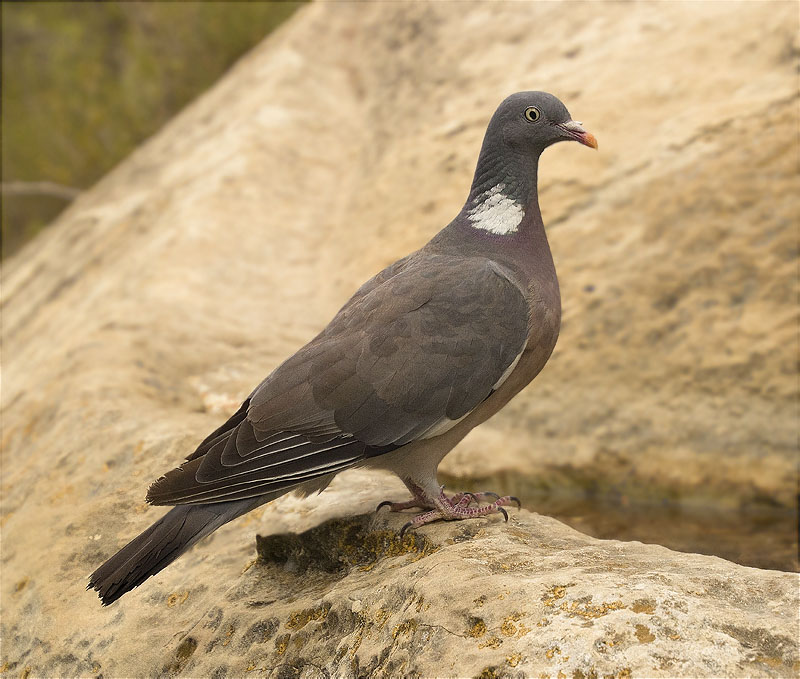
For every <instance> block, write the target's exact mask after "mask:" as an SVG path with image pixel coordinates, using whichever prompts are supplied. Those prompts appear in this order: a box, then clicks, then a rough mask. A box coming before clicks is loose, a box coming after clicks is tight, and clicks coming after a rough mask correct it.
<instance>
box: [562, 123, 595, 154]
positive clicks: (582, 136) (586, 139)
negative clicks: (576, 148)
mask: <svg viewBox="0 0 800 679" xmlns="http://www.w3.org/2000/svg"><path fill="white" fill-rule="evenodd" d="M559 127H560V128H561V129H562V130H564V132H566V133H567V135H568V136H569V138H570V139H574V140H575V141H579V142H580V143H581V144H583V145H584V146H590V147H591V148H593V149H596V148H597V139H595V138H594V135H593V134H592V133H591V132H587V131H586V130H584V129H583V123H581V122H580V121H578V120H570V121H569V122H567V123H564V124H562V125H559Z"/></svg>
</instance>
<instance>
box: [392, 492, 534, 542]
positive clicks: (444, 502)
mask: <svg viewBox="0 0 800 679" xmlns="http://www.w3.org/2000/svg"><path fill="white" fill-rule="evenodd" d="M487 496H489V497H495V498H497V499H496V500H494V501H493V502H490V503H489V504H487V505H483V506H481V507H470V506H469V505H470V503H471V502H472V501H473V500H474V501H475V502H478V501H480V500H481V499H485V498H486V497H487ZM512 503H513V504H516V505H517V507H521V506H522V503H521V502H520V501H519V498H516V497H514V496H513V495H505V496H503V497H499V496H498V495H497V494H496V493H478V494H473V493H458V494H457V495H454V496H453V497H452V498H449V497H447V496H446V495H445V494H444V491H443V490H442V491H440V492H439V497H437V498H436V499H435V500H434V501H433V505H434V507H433V509H431V510H430V511H428V512H423V513H422V514H417V516H415V517H414V518H413V519H412V520H411V521H409V522H408V523H407V524H406V525H405V526H403V528H402V529H401V530H400V537H402V536H403V534H404V533H405V532H406V531H407V530H408V529H409V528H418V527H419V526H424V525H425V524H426V523H431V522H433V521H439V520H444V521H456V520H459V519H472V518H475V517H478V516H486V515H487V514H495V513H498V512H499V513H500V514H502V515H503V516H504V517H505V520H506V521H508V512H506V510H505V509H503V506H505V505H510V504H512Z"/></svg>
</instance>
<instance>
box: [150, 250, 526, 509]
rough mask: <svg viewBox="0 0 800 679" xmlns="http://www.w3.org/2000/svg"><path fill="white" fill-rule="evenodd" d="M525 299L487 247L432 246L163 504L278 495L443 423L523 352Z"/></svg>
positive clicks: (192, 460) (311, 351)
mask: <svg viewBox="0 0 800 679" xmlns="http://www.w3.org/2000/svg"><path fill="white" fill-rule="evenodd" d="M527 330H528V307H527V304H526V301H525V298H524V296H523V294H522V292H521V290H520V289H519V288H518V286H517V285H516V284H515V283H514V282H513V278H512V276H511V275H510V274H509V272H508V271H506V270H505V269H504V268H503V267H501V266H500V265H498V264H496V263H495V262H492V261H489V260H487V259H484V258H469V259H465V258H456V257H450V256H445V255H428V256H425V257H418V258H416V259H414V258H412V259H410V260H407V261H403V262H402V266H399V267H398V266H396V265H395V267H394V268H391V267H390V269H387V270H386V271H384V272H382V273H381V274H379V275H378V276H376V277H375V278H374V279H372V281H370V283H368V284H366V285H365V286H363V287H362V288H361V289H360V290H359V291H358V293H356V295H355V296H354V297H353V298H352V299H351V300H350V301H349V302H348V303H347V304H346V305H345V306H344V307H343V308H342V310H341V311H340V312H339V313H338V314H337V315H336V317H334V319H333V320H332V321H331V323H330V324H329V325H328V327H327V328H325V330H324V331H323V332H322V333H320V335H319V336H317V337H316V338H315V339H314V340H312V341H311V342H310V343H309V344H307V345H306V346H305V347H303V348H302V349H300V350H299V351H298V352H297V353H296V354H295V355H294V356H292V357H291V358H289V359H288V360H287V361H285V362H284V363H283V364H282V365H280V366H279V367H278V368H277V369H276V370H275V371H274V372H273V373H272V374H271V375H270V376H269V377H268V378H267V379H266V380H264V382H262V383H261V385H259V387H258V388H257V389H256V390H255V391H254V392H253V394H251V396H250V397H249V398H248V399H247V400H246V401H245V403H244V404H243V405H242V407H241V408H240V409H239V410H238V411H237V412H236V413H235V414H234V415H233V416H232V417H231V418H230V419H229V420H228V422H227V423H226V424H225V425H223V426H222V427H220V428H219V429H217V430H216V431H215V432H213V433H212V434H211V435H210V436H209V437H207V438H206V439H205V440H204V441H203V442H202V443H201V444H200V446H199V447H198V449H197V450H196V451H195V452H194V453H193V454H192V455H191V456H190V457H189V458H188V460H187V462H186V463H184V465H182V466H181V467H180V468H178V469H176V470H174V471H172V472H170V473H168V474H167V475H166V476H164V477H162V478H161V479H159V480H158V481H157V482H156V483H155V484H153V486H152V487H151V489H150V491H149V493H148V500H149V501H151V502H153V503H155V504H184V503H189V504H197V503H208V502H222V501H230V500H238V499H244V498H248V497H256V496H261V495H270V496H271V495H273V494H274V496H275V497H277V496H278V495H280V494H282V493H284V492H286V491H287V490H290V489H292V488H295V487H297V486H299V485H302V484H304V483H307V482H308V481H312V480H314V479H317V478H319V477H322V476H326V475H329V474H332V473H336V472H339V471H342V470H343V469H346V468H348V467H352V466H353V465H355V464H357V463H358V462H360V461H362V460H364V459H365V458H367V457H372V456H375V455H380V454H383V453H385V452H388V451H390V450H395V449H397V448H399V447H401V446H403V445H405V444H407V443H409V442H411V441H414V440H417V439H419V438H425V437H427V436H432V435H436V434H439V433H441V432H443V431H446V430H447V429H448V428H449V427H450V426H452V425H453V424H455V422H457V421H458V420H459V419H461V418H462V417H464V416H465V415H467V414H468V413H469V412H470V411H471V410H473V409H474V408H475V407H476V406H477V405H478V404H480V403H481V402H482V401H483V400H484V399H486V398H487V397H488V396H489V394H490V393H491V392H492V390H493V389H494V388H495V387H496V385H497V382H498V381H499V380H500V379H501V377H503V375H504V373H505V372H506V370H507V368H508V367H509V366H510V365H511V364H512V363H513V362H514V361H515V360H516V359H517V357H518V356H519V354H520V353H521V352H522V350H523V348H524V346H525V341H526V337H527Z"/></svg>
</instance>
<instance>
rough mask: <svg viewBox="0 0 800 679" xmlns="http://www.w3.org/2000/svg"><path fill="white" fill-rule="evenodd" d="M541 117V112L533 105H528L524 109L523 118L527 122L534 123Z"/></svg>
mask: <svg viewBox="0 0 800 679" xmlns="http://www.w3.org/2000/svg"><path fill="white" fill-rule="evenodd" d="M541 117H542V112H541V111H540V110H539V109H538V108H536V107H535V106H528V108H526V109H525V120H527V121H528V122H529V123H535V122H536V121H537V120H539V118H541Z"/></svg>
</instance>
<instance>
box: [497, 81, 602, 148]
mask: <svg viewBox="0 0 800 679" xmlns="http://www.w3.org/2000/svg"><path fill="white" fill-rule="evenodd" d="M488 135H492V136H494V137H495V139H496V140H497V142H500V143H502V144H503V145H505V146H508V147H510V148H511V149H513V150H514V151H517V152H522V153H525V152H528V153H535V154H540V153H541V152H542V151H544V150H545V149H546V148H547V147H548V146H550V145H551V144H555V143H556V142H559V141H570V140H571V141H577V142H580V143H581V144H584V145H585V146H589V147H591V148H593V149H596V148H597V140H596V139H595V138H594V135H592V134H590V133H589V132H587V131H586V130H584V129H583V126H582V124H581V123H580V122H577V121H575V120H572V116H570V114H569V111H567V107H566V106H564V104H562V103H561V102H560V101H559V100H558V99H557V98H556V97H554V96H553V95H552V94H548V93H547V92H517V93H516V94H512V95H511V96H510V97H507V98H506V99H505V100H504V101H503V103H502V104H500V106H499V107H498V109H497V111H496V112H495V114H494V116H493V117H492V120H491V122H490V123H489V129H488V131H487V136H488Z"/></svg>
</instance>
